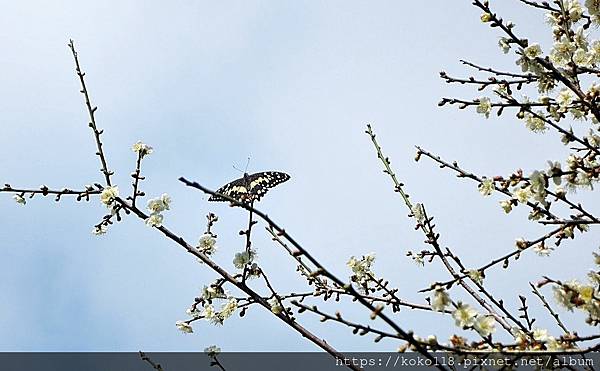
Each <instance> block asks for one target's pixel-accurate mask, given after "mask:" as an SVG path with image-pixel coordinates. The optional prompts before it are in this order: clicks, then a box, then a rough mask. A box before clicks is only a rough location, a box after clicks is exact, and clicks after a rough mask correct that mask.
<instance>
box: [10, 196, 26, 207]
mask: <svg viewBox="0 0 600 371" xmlns="http://www.w3.org/2000/svg"><path fill="white" fill-rule="evenodd" d="M12 198H13V200H15V202H16V203H18V204H19V205H25V204H26V203H27V200H25V197H23V196H22V195H14V196H13V197H12Z"/></svg>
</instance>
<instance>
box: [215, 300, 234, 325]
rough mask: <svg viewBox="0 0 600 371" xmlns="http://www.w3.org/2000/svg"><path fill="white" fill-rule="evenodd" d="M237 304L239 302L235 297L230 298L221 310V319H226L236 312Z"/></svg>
mask: <svg viewBox="0 0 600 371" xmlns="http://www.w3.org/2000/svg"><path fill="white" fill-rule="evenodd" d="M237 305H238V302H237V300H236V299H235V298H229V300H228V301H227V303H225V305H224V306H223V307H222V308H221V311H220V312H219V317H220V318H221V321H224V320H226V319H227V318H229V317H231V315H232V314H233V313H235V311H236V309H237Z"/></svg>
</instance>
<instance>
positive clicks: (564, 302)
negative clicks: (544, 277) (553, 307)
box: [553, 253, 600, 325]
mask: <svg viewBox="0 0 600 371" xmlns="http://www.w3.org/2000/svg"><path fill="white" fill-rule="evenodd" d="M594 262H595V264H596V265H597V266H598V267H599V269H600V255H598V254H597V253H594ZM588 278H589V283H590V284H588V285H585V284H582V283H580V282H579V281H577V280H572V281H569V282H566V283H560V284H556V285H555V286H554V287H553V290H554V298H555V299H556V301H557V302H558V303H559V304H560V305H561V306H562V307H564V308H566V309H567V310H569V311H573V309H579V310H582V311H584V312H585V313H586V314H587V316H588V317H587V319H586V322H588V323H589V324H591V325H598V324H600V292H599V291H598V287H599V286H600V272H599V271H591V272H590V273H589V274H588Z"/></svg>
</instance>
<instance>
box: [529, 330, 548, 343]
mask: <svg viewBox="0 0 600 371" xmlns="http://www.w3.org/2000/svg"><path fill="white" fill-rule="evenodd" d="M549 338H550V336H549V335H548V330H546V329H541V328H536V329H534V330H533V339H534V340H536V341H540V342H546V341H548V339H549Z"/></svg>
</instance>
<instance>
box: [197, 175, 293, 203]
mask: <svg viewBox="0 0 600 371" xmlns="http://www.w3.org/2000/svg"><path fill="white" fill-rule="evenodd" d="M289 179H290V176H289V175H288V174H286V173H282V172H280V171H263V172H260V173H254V174H247V173H244V176H243V177H241V178H239V179H236V180H234V181H232V182H230V183H227V184H225V185H224V186H222V187H221V188H219V189H217V193H220V194H222V195H225V196H229V197H231V198H233V199H234V200H237V201H239V202H253V201H258V200H260V199H261V197H262V196H264V195H265V194H266V193H267V191H268V190H269V189H271V188H273V187H275V186H276V185H278V184H281V183H283V182H285V181H287V180H289ZM208 200H209V201H229V200H227V199H225V198H223V197H221V196H218V195H212V196H210V198H209V199H208Z"/></svg>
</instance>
